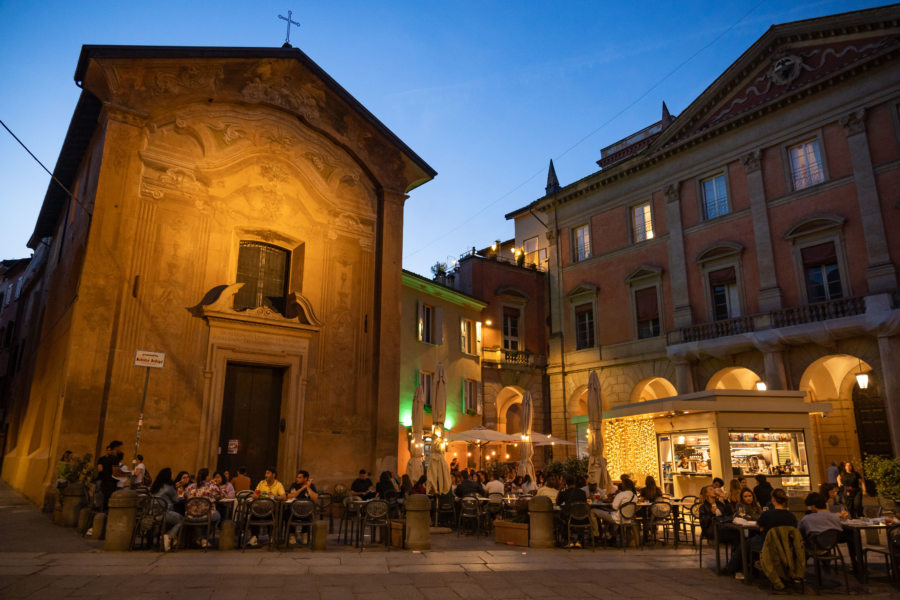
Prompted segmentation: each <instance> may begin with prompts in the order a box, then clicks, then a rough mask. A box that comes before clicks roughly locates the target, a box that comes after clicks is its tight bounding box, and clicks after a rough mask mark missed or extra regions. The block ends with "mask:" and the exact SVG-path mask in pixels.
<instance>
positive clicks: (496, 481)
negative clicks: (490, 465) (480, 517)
mask: <svg viewBox="0 0 900 600" xmlns="http://www.w3.org/2000/svg"><path fill="white" fill-rule="evenodd" d="M484 492H485V493H486V494H502V493H503V482H502V481H500V476H499V475H497V474H496V473H495V474H494V478H493V479H491V480H490V481H488V482H487V483H486V484H485V485H484Z"/></svg>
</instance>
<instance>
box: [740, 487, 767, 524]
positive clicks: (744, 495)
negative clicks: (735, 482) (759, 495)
mask: <svg viewBox="0 0 900 600" xmlns="http://www.w3.org/2000/svg"><path fill="white" fill-rule="evenodd" d="M761 514H762V506H760V505H759V502H757V500H756V496H755V495H754V494H753V490H751V489H748V488H744V489H742V490H741V491H740V500H739V501H738V503H737V506H736V507H735V515H736V516H739V517H742V518H743V519H745V520H747V521H755V520H756V519H757V517H759V515H761Z"/></svg>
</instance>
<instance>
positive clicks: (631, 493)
mask: <svg viewBox="0 0 900 600" xmlns="http://www.w3.org/2000/svg"><path fill="white" fill-rule="evenodd" d="M636 501H637V493H635V490H634V482H633V481H632V480H631V479H628V478H625V477H623V478H622V491H621V492H619V493H618V494H616V496H615V498H613V501H612V510H603V509H602V508H595V509H594V513H595V514H596V515H597V516H598V517H600V518H601V519H603V520H604V521H606V522H607V523H610V524H612V525H618V524H619V522H620V519H621V517H620V516H619V508H620V507H621V506H622V505H623V504H625V503H626V502H636ZM607 537H612V536H610V535H609V534H607Z"/></svg>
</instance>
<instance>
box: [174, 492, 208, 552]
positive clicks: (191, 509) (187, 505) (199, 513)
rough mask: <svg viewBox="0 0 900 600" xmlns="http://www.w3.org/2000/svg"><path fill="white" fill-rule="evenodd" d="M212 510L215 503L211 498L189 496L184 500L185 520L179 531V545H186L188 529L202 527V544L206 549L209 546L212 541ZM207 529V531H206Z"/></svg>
mask: <svg viewBox="0 0 900 600" xmlns="http://www.w3.org/2000/svg"><path fill="white" fill-rule="evenodd" d="M212 511H213V503H212V502H211V501H210V499H209V498H188V499H187V500H185V501H184V520H183V521H182V522H181V531H180V532H179V537H180V538H181V539H180V542H179V545H180V546H182V547H185V546H184V535H185V531H186V530H188V529H200V530H201V534H202V536H203V537H201V538H200V539H201V540H204V541H205V543H203V542H202V541H201V546H202V548H203V550H204V552H205V551H206V548H207V546H209V544H210V543H211V542H212V531H213V527H212ZM204 530H205V531H204Z"/></svg>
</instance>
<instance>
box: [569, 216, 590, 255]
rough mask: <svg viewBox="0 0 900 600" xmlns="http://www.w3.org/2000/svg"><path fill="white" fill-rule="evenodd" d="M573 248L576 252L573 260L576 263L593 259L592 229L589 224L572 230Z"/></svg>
mask: <svg viewBox="0 0 900 600" xmlns="http://www.w3.org/2000/svg"><path fill="white" fill-rule="evenodd" d="M572 237H573V240H572V242H573V248H574V250H575V252H574V255H573V257H572V258H573V259H574V260H575V262H578V261H580V260H585V259H588V258H590V257H591V228H590V225H589V224H584V225H581V226H579V227H576V228H574V229H573V230H572Z"/></svg>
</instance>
